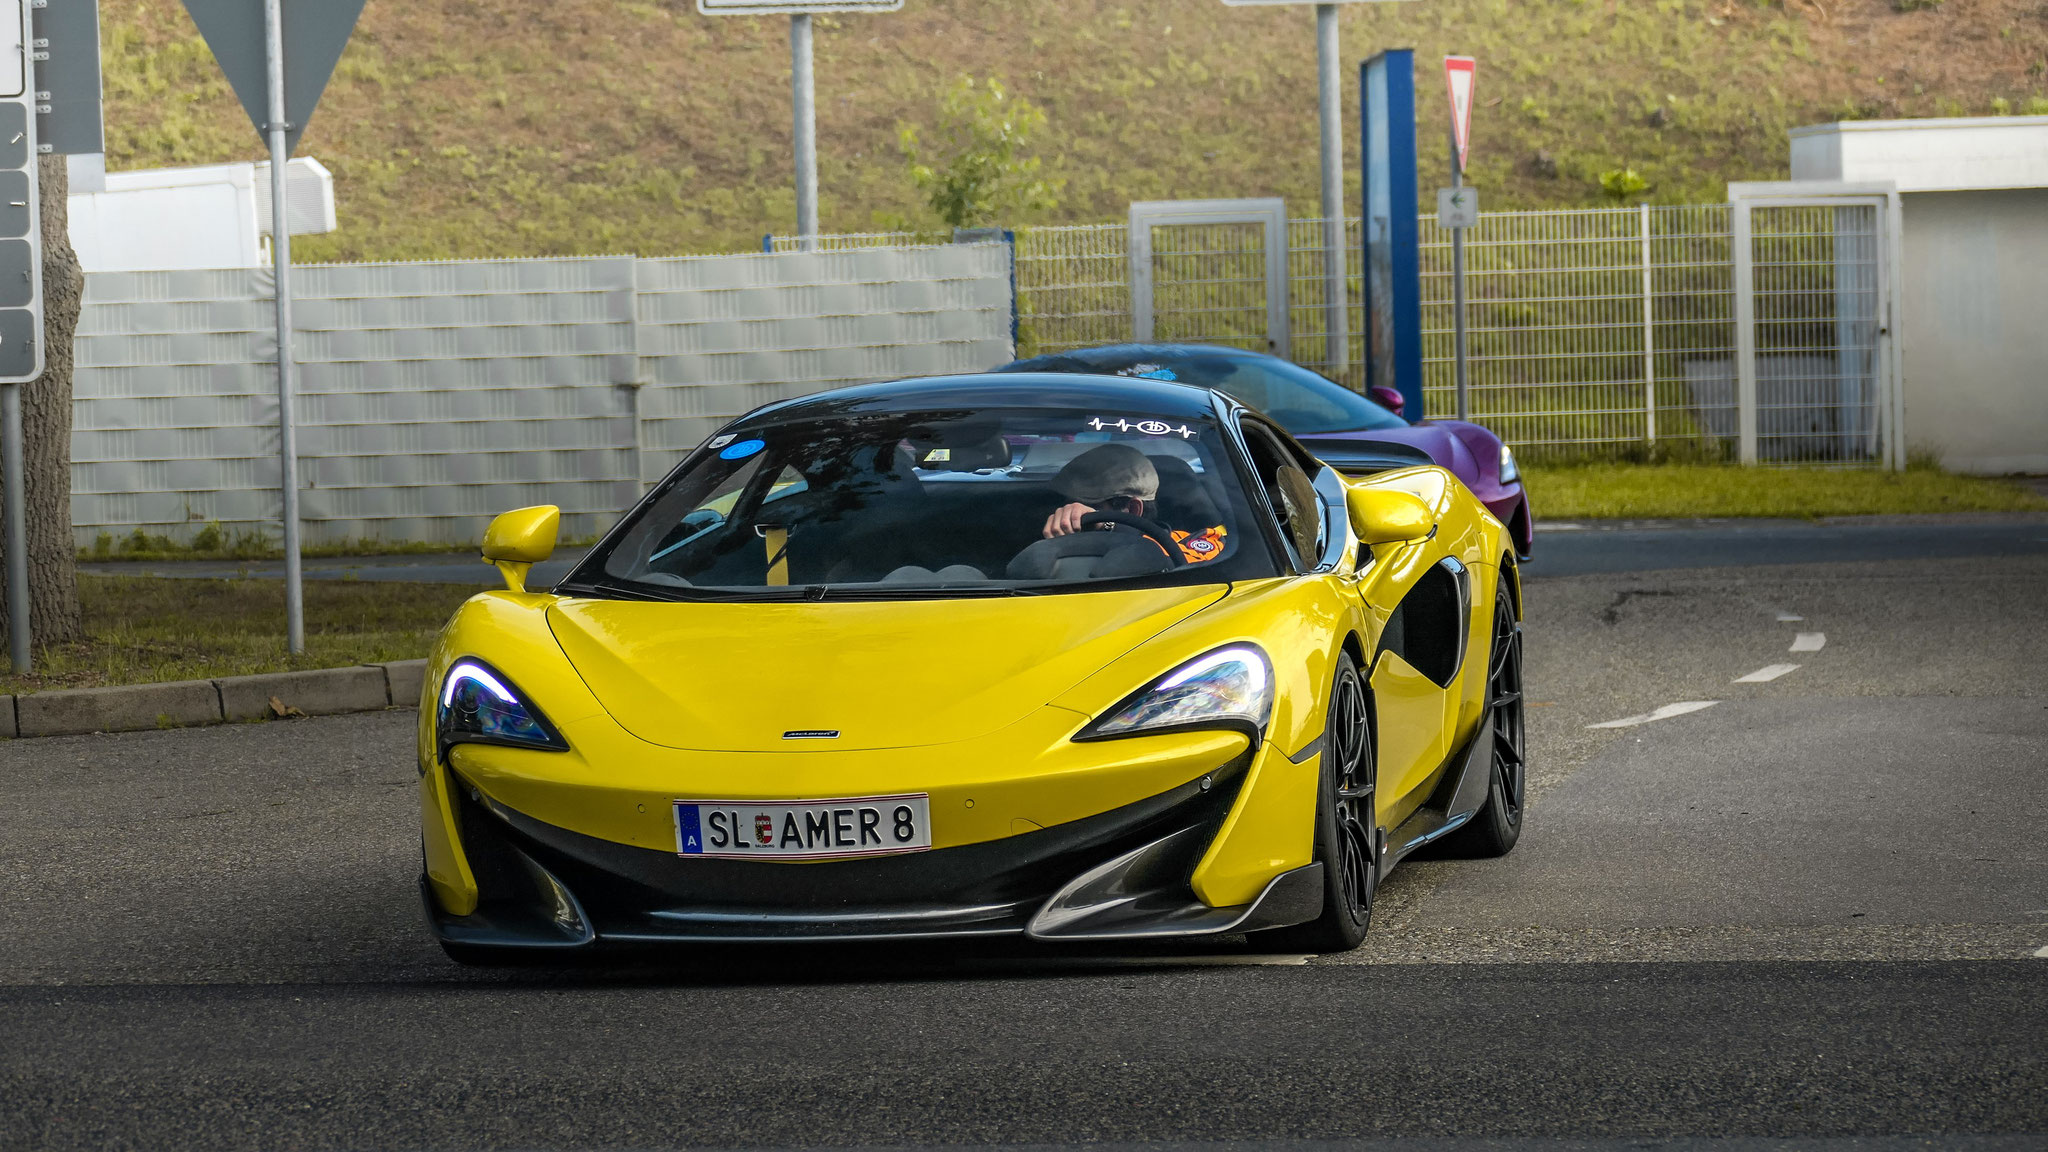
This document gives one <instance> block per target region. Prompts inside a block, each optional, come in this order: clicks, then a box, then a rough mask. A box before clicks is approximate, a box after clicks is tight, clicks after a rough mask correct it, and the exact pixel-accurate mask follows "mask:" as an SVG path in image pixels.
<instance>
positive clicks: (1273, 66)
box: [101, 0, 2048, 260]
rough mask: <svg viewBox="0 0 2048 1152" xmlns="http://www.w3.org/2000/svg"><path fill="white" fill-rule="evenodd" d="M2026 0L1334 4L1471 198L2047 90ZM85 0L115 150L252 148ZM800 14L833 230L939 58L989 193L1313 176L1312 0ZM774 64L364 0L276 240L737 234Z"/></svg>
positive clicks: (874, 212) (763, 160) (427, 252)
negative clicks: (994, 161)
mask: <svg viewBox="0 0 2048 1152" xmlns="http://www.w3.org/2000/svg"><path fill="white" fill-rule="evenodd" d="M1908 2H1910V0H1908ZM1920 2H1922V3H1924V2H1925V0H1920ZM2044 14H2048V8H2043V6H2042V0H1935V6H1934V7H1929V8H1922V9H1920V10H1916V11H1911V12H1904V13H1900V12H1894V11H1893V10H1892V7H1891V0H1423V2H1420V3H1410V4H1358V5H1346V7H1345V11H1344V53H1345V57H1346V59H1347V61H1349V62H1351V63H1349V64H1347V70H1349V71H1351V72H1353V76H1352V77H1350V78H1348V79H1347V87H1348V88H1355V86H1356V85H1355V67H1352V65H1353V64H1355V62H1356V61H1358V60H1360V59H1362V58H1364V57H1365V56H1366V55H1368V54H1370V53H1371V52H1373V51H1375V50H1377V49H1379V48H1384V47H1398V46H1412V47H1414V48H1415V49H1416V55H1417V59H1418V61H1419V62H1420V64H1421V67H1420V68H1419V71H1420V72H1421V75H1420V76H1419V77H1418V84H1419V92H1420V97H1421V98H1420V101H1419V103H1420V107H1421V111H1420V116H1421V119H1422V121H1423V126H1424V131H1423V136H1422V138H1423V139H1424V140H1425V141H1430V142H1432V143H1430V144H1427V145H1425V147H1426V150H1427V158H1426V161H1425V176H1424V178H1423V183H1424V184H1425V186H1428V185H1430V183H1431V182H1432V181H1433V180H1435V179H1436V178H1437V177H1436V175H1435V174H1434V165H1435V164H1436V159H1435V157H1436V154H1437V152H1438V149H1437V148H1436V147H1435V146H1434V144H1433V142H1434V141H1435V140H1437V139H1439V138H1440V132H1441V129H1440V127H1439V125H1440V124H1441V122H1442V112H1441V103H1442V100H1441V97H1440V96H1439V95H1438V92H1439V91H1440V88H1439V83H1440V82H1439V81H1437V79H1436V76H1437V71H1436V65H1435V61H1436V60H1437V58H1439V57H1440V56H1441V55H1442V54H1444V53H1446V52H1467V53H1471V54H1473V55H1476V56H1477V57H1479V59H1480V62H1481V63H1480V73H1479V93H1478V95H1479V103H1480V107H1479V108H1478V110H1477V114H1476V121H1475V128H1474V136H1475V144H1474V148H1475V168H1474V174H1473V179H1474V183H1476V184H1477V185H1479V186H1480V187H1481V188H1482V189H1483V190H1484V192H1485V195H1486V200H1487V206H1488V207H1489V208H1509V207H1535V206H1553V205H1581V204H1588V203H1595V202H1599V199H1600V193H1599V190H1598V186H1597V179H1598V176H1599V174H1600V173H1601V172H1603V171H1606V170H1609V169H1614V168H1619V167H1624V166H1629V167H1634V168H1635V169H1636V170H1637V171H1638V172H1640V173H1642V174H1643V175H1644V176H1645V177H1646V178H1647V179H1648V180H1649V181H1650V184H1651V189H1650V192H1649V195H1650V197H1651V198H1652V199H1654V200H1657V201H1661V202H1667V203H1672V202H1697V201H1712V200H1718V199H1720V198H1721V197H1722V195H1723V191H1724V190H1723V186H1724V185H1725V184H1726V182H1727V181H1730V180H1747V179H1769V178H1782V177H1783V176H1784V175H1785V164H1786V138H1785V132H1786V130H1787V129H1788V128H1791V127H1793V126H1796V125H1799V124H1804V123H1811V122H1815V121H1824V120H1832V119H1838V118H1843V117H1869V116H1880V115H1881V116H1901V115H1911V116H1922V115H1958V114H1980V115H1981V114H1987V113H1990V112H1993V111H1995V110H1997V109H1998V108H2000V107H2004V108H2009V109H2012V110H2015V111H2024V110H2026V109H2027V108H2028V107H2029V103H2028V102H2029V101H2030V100H2035V101H2041V100H2042V98H2043V96H2044V90H2048V86H2044V79H2043V72H2044V69H2048V19H2044ZM101 20H102V28H103V38H104V50H105V63H106V68H105V72H106V91H107V130H108V160H109V164H110V166H111V167H114V168H116V169H120V168H137V167H151V166H157V165H169V164H196V163H208V162H219V161H226V160H242V159H257V158H260V150H259V148H258V144H257V141H256V136H255V133H254V132H253V130H252V129H251V128H250V126H249V123H248V121H247V119H246V118H245V117H244V115H243V113H242V111H241V109H240V107H239V106H238V105H237V104H236V102H235V100H234V97H233V95H232V93H231V92H230V91H229V89H228V87H227V84H226V82H225V81H224V80H222V79H221V77H220V74H219V71H218V69H217V68H216V67H215V66H214V64H213V61H212V59H211V57H210V55H209V54H208V52H207V50H206V48H205V46H204V44H203V43H202V42H201V41H200V39H199V37H198V34H197V32H196V31H195V30H194V28H193V26H192V23H191V20H190V18H189V17H188V16H187V15H186V14H185V12H184V9H183V8H182V6H181V5H180V4H179V3H178V0H104V3H103V4H102V7H101ZM818 23H819V35H818V42H817V74H818V90H819V110H818V116H819V138H820V139H819V152H820V157H819V159H820V173H821V180H822V189H823V192H822V195H823V205H822V208H823V220H824V224H825V227H826V228H827V229H828V230H833V231H863V230H869V229H873V228H875V227H877V226H878V225H888V224H892V223H896V222H899V221H903V220H908V221H911V222H913V223H919V224H924V223H929V218H928V216H927V215H926V214H925V213H924V211H923V209H922V207H921V205H920V204H919V203H918V201H917V196H916V193H915V191H914V189H913V188H912V187H911V184H910V180H909V178H908V175H907V173H906V170H905V165H904V162H903V160H902V158H901V157H900V155H899V154H898V152H897V148H896V143H895V140H896V132H897V129H898V127H899V125H901V124H905V123H912V124H925V123H929V121H930V120H931V118H932V115H933V108H934V106H935V103H936V99H937V93H938V91H939V90H940V88H941V87H942V86H943V85H944V84H945V83H946V82H948V81H949V80H951V79H952V78H953V77H955V76H957V75H959V74H961V73H963V72H965V73H972V74H975V75H995V76H998V77H1000V78H1002V79H1003V81H1004V82H1005V83H1006V84H1008V85H1009V86H1010V88H1011V89H1012V90H1013V91H1015V92H1018V93H1021V94H1023V95H1026V96H1028V97H1029V98H1031V99H1032V100H1034V101H1036V102H1038V103H1040V104H1041V105H1043V106H1044V107H1045V108H1046V110H1047V112H1048V113H1049V114H1050V117H1051V126H1050V128H1049V130H1048V132H1047V134H1046V137H1045V139H1044V140H1043V141H1042V142H1041V147H1040V148H1039V149H1038V151H1039V152H1040V153H1041V154H1042V155H1043V156H1044V157H1045V158H1046V167H1047V170H1048V174H1049V175H1056V176H1063V177H1065V178H1066V179H1067V181H1068V185H1067V191H1066V194H1065V196H1064V199H1063V202H1062V204H1061V206H1060V207H1059V208H1058V209H1057V210H1056V211H1053V212H1050V213H1046V214H1043V215H1042V216H1041V218H1040V219H1037V220H1014V221H1006V223H1013V224H1014V223H1069V222H1094V221H1099V220H1111V219H1117V218H1120V217H1121V216H1122V214H1123V211H1124V208H1125V205H1126V204H1127V203H1128V202H1129V201H1131V200H1136V199H1160V198H1183V197H1207V196H1261V195H1280V196H1285V197H1286V198H1287V199H1288V201H1289V203H1290V204H1291V205H1293V206H1294V209H1295V210H1296V211H1297V212H1299V213H1301V214H1304V215H1307V214H1312V213H1313V212H1315V211H1316V210H1317V192H1316V188H1317V186H1318V185H1317V177H1316V165H1317V159H1316V127H1315V100H1316V95H1315V93H1316V79H1315V51H1314V38H1313V27H1314V26H1313V17H1312V15H1311V13H1310V10H1309V9H1308V8H1307V7H1306V6H1276V7H1262V8H1261V7H1255V8H1232V7H1226V6H1225V5H1223V4H1220V3H1218V2H1217V0H1131V2H1126V3H1113V2H1107V0H910V3H908V4H906V5H905V7H904V9H903V10H902V11H901V12H897V13H894V14H889V15H874V16H843V17H820V18H819V21H818ZM788 72H789V63H788V50H787V41H786V26H785V23H784V22H783V21H781V20H779V19H773V18H742V17H706V16H700V15H698V14H697V12H696V8H695V5H694V3H692V2H691V0H659V2H654V0H548V2H545V3H544V2H542V0H498V2H496V3H492V4H478V3H475V2H473V0H409V2H403V3H401V2H399V0H372V3H371V4H370V5H369V8H368V11H367V12H366V13H365V14H364V17H363V22H362V26H361V28H360V29H359V31H358V33H357V36H356V39H355V40H354V42H353V43H352V44H351V46H350V47H349V50H348V52H347V54H346V55H345V56H344V57H343V59H342V62H341V66H340V68H339V69H338V72H337V74H336V76H335V79H334V82H333V84H332V86H331V87H330V89H329V91H328V94H327V96H326V98H325V100H324V102H323V103H322V105H321V108H320V111H319V112H318V114H317V115H316V116H315V117H314V118H313V120H312V123H311V125H310V127H309V128H308V130H307V133H306V136H305V140H304V142H303V145H302V152H303V153H305V154H309V155H313V156H316V157H318V158H320V159H321V160H322V161H323V162H324V163H326V164H327V165H328V166H329V167H330V168H332V169H333V170H334V172H335V177H336V181H337V189H338V197H339V208H340V216H341V222H342V226H341V231H340V232H338V233H336V234H334V235H332V236H327V237H313V238H307V239H305V240H303V241H300V242H298V244H297V251H298V252H299V253H301V258H302V259H306V260H356V259H412V258H420V257H436V256H516V255H550V254H569V253H594V252H638V253H645V254H670V253H679V252H693V251H727V250H736V249H746V248H749V247H751V246H753V245H754V244H756V243H758V241H759V237H760V235H761V233H763V232H767V231H788V230H790V229H791V227H792V222H793V218H794V194H793V193H792V192H791V190H790V161H789V135H790V129H789V96H788ZM1347 100H1348V101H1349V104H1348V107H1351V108H1355V100H1356V96H1355V92H1352V93H1349V94H1347ZM2041 106H2048V102H2044V103H2043V105H2041ZM1354 159H1355V158H1354ZM1353 183H1354V190H1353V191H1354V195H1355V183H1356V178H1355V176H1354V178H1353Z"/></svg>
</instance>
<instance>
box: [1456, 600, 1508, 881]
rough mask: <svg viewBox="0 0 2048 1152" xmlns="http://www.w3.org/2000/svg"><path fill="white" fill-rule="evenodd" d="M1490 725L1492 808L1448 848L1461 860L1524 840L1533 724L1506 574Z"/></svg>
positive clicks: (1489, 687)
mask: <svg viewBox="0 0 2048 1152" xmlns="http://www.w3.org/2000/svg"><path fill="white" fill-rule="evenodd" d="M1486 722H1487V724H1488V726H1489V728H1490V731H1488V732H1482V733H1480V736H1479V738H1480V739H1491V741H1492V743H1493V749H1492V754H1491V760H1492V765H1491V770H1490V772H1489V773H1488V776H1489V778H1488V781H1487V787H1486V804H1485V806H1483V807H1482V808H1480V810H1479V811H1478V812H1476V813H1474V814H1473V816H1472V821H1471V823H1469V824H1467V825H1466V826H1465V827H1463V828H1461V829H1459V830H1458V831H1457V832H1455V833H1453V834H1452V836H1451V838H1450V839H1449V841H1448V842H1447V843H1446V844H1445V847H1446V849H1447V850H1448V852H1449V854H1452V855H1459V856H1505V855H1507V854H1508V852H1509V851H1510V850H1511V849H1513V848H1514V846H1515V841H1516V840H1519V839H1520V838H1521V836H1522V815H1523V811H1522V810H1523V805H1524V803H1525V801H1526V799H1527V793H1528V787H1529V764H1528V756H1527V750H1528V740H1527V726H1526V725H1525V724H1524V723H1523V706H1522V625H1521V623H1520V622H1519V621H1517V620H1516V619H1515V602H1514V594H1513V592H1512V591H1511V590H1510V589H1509V588H1508V580H1507V577H1506V576H1502V577H1501V579H1500V583H1499V585H1498V587H1497V588H1496V589H1495V591H1494V604H1493V643H1492V646H1491V652H1490V654H1489V656H1488V660H1487V665H1486Z"/></svg>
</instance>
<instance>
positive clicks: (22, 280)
mask: <svg viewBox="0 0 2048 1152" xmlns="http://www.w3.org/2000/svg"><path fill="white" fill-rule="evenodd" d="M0 11H4V12H5V21H6V23H7V25H8V27H6V28H4V29H0V484H4V485H5V487H6V496H5V499H4V500H0V515H4V516H5V518H6V546H7V563H6V569H7V655H8V661H9V663H10V664H11V665H12V666H13V669H14V674H15V675H17V676H26V675H28V674H29V673H31V672H33V671H34V670H35V648H34V645H33V640H34V637H33V635H32V634H31V632H30V629H31V628H32V627H33V625H34V620H33V615H34V614H33V612H32V611H31V609H30V606H29V578H28V466H27V455H26V450H25V447H24V439H25V436H26V434H25V432H24V430H23V427H22V417H21V390H22V387H23V386H24V385H26V384H27V383H28V382H29V381H32V380H35V379H38V378H40V377H41V376H42V374H43V368H44V356H43V340H44V329H43V322H44V316H43V259H42V244H43V221H42V196H41V183H42V181H41V175H40V173H39V171H38V167H39V165H40V163H41V161H40V158H39V153H40V152H41V150H42V148H41V145H42V121H41V117H40V116H39V115H38V113H39V112H40V111H41V110H42V109H41V105H42V102H43V101H45V100H48V99H50V97H49V96H48V95H46V94H45V93H43V92H42V91H41V89H40V88H39V86H38V85H39V82H40V77H38V76H37V74H36V72H37V68H36V65H37V64H38V63H39V61H38V60H37V59H36V57H38V56H41V55H44V53H43V52H42V50H41V49H40V48H39V47H38V44H39V42H38V41H37V40H36V38H35V31H34V15H33V12H32V10H31V7H30V4H29V0H9V2H7V3H0ZM95 47H97V45H95Z"/></svg>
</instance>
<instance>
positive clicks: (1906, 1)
mask: <svg viewBox="0 0 2048 1152" xmlns="http://www.w3.org/2000/svg"><path fill="white" fill-rule="evenodd" d="M1939 7H1941V0H1892V11H1894V12H1920V11H1923V10H1926V9H1929V8H1939Z"/></svg>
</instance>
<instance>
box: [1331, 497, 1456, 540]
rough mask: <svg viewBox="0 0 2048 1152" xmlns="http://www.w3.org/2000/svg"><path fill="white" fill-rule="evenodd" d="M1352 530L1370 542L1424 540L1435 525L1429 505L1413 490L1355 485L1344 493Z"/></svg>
mask: <svg viewBox="0 0 2048 1152" xmlns="http://www.w3.org/2000/svg"><path fill="white" fill-rule="evenodd" d="M1344 506H1345V509H1346V511H1348V512H1350V514H1351V530H1352V531H1353V532H1356V533H1357V534H1358V538H1359V539H1360V540H1362V541H1364V542H1365V543H1366V544H1368V545H1374V544H1391V543H1394V542H1395V541H1399V540H1421V539H1423V538H1424V537H1426V536H1428V535H1429V533H1430V529H1432V528H1434V527H1435V526H1436V521H1435V517H1434V516H1432V515H1431V514H1430V511H1429V505H1428V504H1425V503H1423V501H1422V497H1420V496H1417V495H1415V494H1414V493H1413V492H1394V491H1388V490H1387V489H1383V488H1353V489H1351V491H1350V492H1349V493H1348V494H1347V495H1346V496H1345V497H1344Z"/></svg>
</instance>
